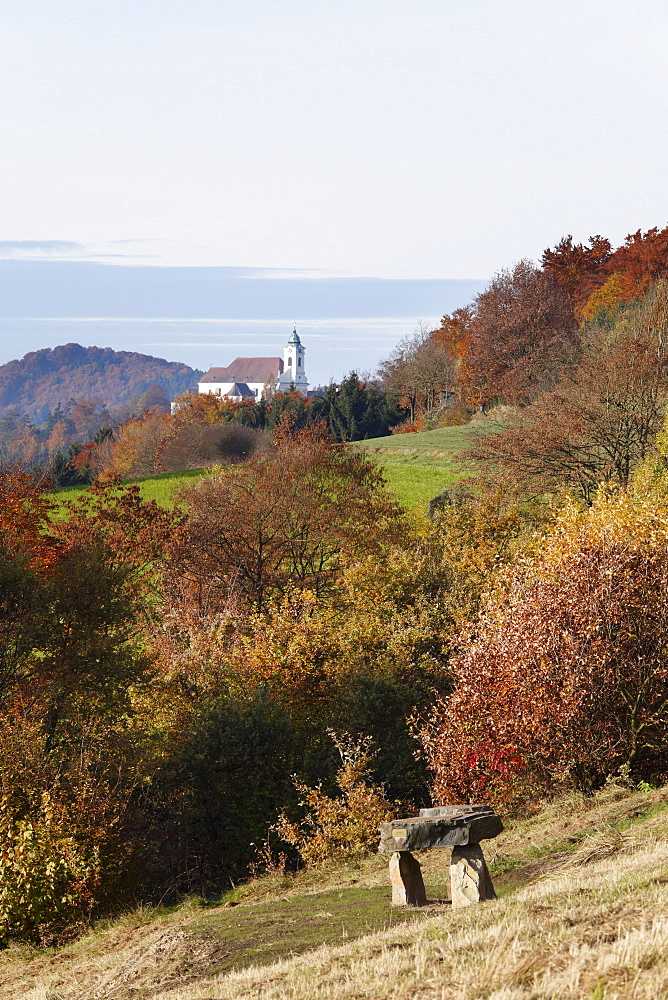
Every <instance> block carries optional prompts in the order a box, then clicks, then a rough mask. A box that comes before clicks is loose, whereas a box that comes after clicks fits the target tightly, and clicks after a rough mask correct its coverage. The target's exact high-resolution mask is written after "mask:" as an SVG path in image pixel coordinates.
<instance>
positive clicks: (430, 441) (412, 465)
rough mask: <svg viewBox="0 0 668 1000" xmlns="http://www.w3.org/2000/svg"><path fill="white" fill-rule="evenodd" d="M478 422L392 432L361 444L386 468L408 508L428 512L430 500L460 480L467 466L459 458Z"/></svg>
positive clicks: (390, 480)
mask: <svg viewBox="0 0 668 1000" xmlns="http://www.w3.org/2000/svg"><path fill="white" fill-rule="evenodd" d="M475 429H476V424H466V425H465V426H462V427H439V428H438V429H437V430H434V431H420V432H419V433H417V434H392V435H390V436H389V437H382V438H371V439H369V440H368V441H362V442H360V444H361V445H362V446H363V447H364V448H365V449H366V450H367V451H368V452H369V454H370V455H371V457H372V458H374V459H375V460H376V461H377V462H378V463H379V464H380V465H381V466H382V468H383V472H384V474H385V478H386V480H387V485H388V487H389V488H390V489H391V490H392V492H393V493H395V495H396V496H397V498H398V500H399V502H400V503H401V504H402V506H404V507H405V508H406V509H407V510H410V511H413V512H415V513H417V514H426V512H427V508H428V504H429V501H430V500H431V498H432V497H434V496H436V494H437V493H440V492H441V490H445V489H448V488H449V487H450V486H453V485H454V484H455V483H457V482H458V481H459V480H460V479H461V478H462V477H463V476H464V475H465V469H464V468H463V467H462V465H461V464H460V462H459V461H458V458H459V454H460V452H462V451H463V450H464V449H465V448H467V447H468V445H469V443H470V440H471V435H472V433H473V432H474V431H475Z"/></svg>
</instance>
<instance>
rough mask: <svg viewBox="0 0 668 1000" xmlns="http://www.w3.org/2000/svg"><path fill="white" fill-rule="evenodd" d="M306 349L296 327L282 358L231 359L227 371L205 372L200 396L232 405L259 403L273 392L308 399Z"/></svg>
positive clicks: (215, 369)
mask: <svg viewBox="0 0 668 1000" xmlns="http://www.w3.org/2000/svg"><path fill="white" fill-rule="evenodd" d="M305 350H306V348H305V347H304V345H303V344H302V342H301V340H300V339H299V334H298V333H297V327H296V326H295V328H294V330H293V331H292V335H291V337H290V339H289V340H288V342H287V344H286V345H285V347H284V348H283V358H282V359H281V358H235V359H234V361H233V362H232V364H231V365H228V366H227V368H209V370H208V372H207V373H206V375H203V376H202V381H201V382H198V386H199V391H200V392H209V393H213V394H214V395H215V396H225V397H226V398H227V399H230V400H232V401H234V402H240V401H241V400H242V399H261V398H262V397H263V396H271V395H272V394H273V393H275V392H287V391H288V390H289V389H296V390H297V392H301V393H302V394H303V395H304V396H307V395H308V380H307V378H306V372H305V371H304V353H305Z"/></svg>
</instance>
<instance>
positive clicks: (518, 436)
mask: <svg viewBox="0 0 668 1000" xmlns="http://www.w3.org/2000/svg"><path fill="white" fill-rule="evenodd" d="M667 302H668V286H667V285H666V284H665V283H660V284H659V286H657V288H656V290H655V292H654V293H653V295H652V296H651V297H650V298H649V299H648V301H647V302H646V303H645V304H644V305H643V306H642V307H639V308H637V309H636V310H635V312H633V313H630V314H628V315H627V316H626V317H625V318H624V320H623V322H621V323H620V324H619V326H618V329H617V331H616V332H615V334H614V336H613V337H612V338H610V337H608V336H607V335H605V334H603V333H602V332H600V331H598V332H597V335H596V337H595V338H594V339H593V340H592V342H591V343H590V345H589V349H588V352H587V354H586V356H585V357H584V359H583V361H582V362H581V364H580V365H579V367H578V368H577V369H576V371H575V372H574V373H573V374H572V375H570V376H568V377H567V378H564V380H563V381H562V383H561V384H560V385H559V386H558V387H557V388H556V389H554V390H553V391H552V392H549V393H546V394H544V395H543V396H541V397H540V398H539V399H538V400H536V402H534V403H533V404H532V405H531V406H530V407H528V408H527V409H526V410H525V411H524V412H522V413H520V414H518V415H517V416H516V417H515V418H514V419H513V420H512V421H511V422H510V425H508V426H506V427H505V428H501V429H500V430H497V431H495V432H494V433H492V434H489V433H487V434H483V435H481V437H480V439H479V441H478V443H477V444H476V446H475V447H474V448H473V449H472V450H471V452H470V455H471V457H472V458H474V459H476V460H477V461H479V462H483V463H486V464H487V465H488V464H490V463H491V464H492V465H493V466H494V467H495V469H497V470H498V469H500V470H502V471H505V472H506V473H507V474H508V475H509V476H510V477H511V479H512V480H513V481H514V482H515V483H516V484H518V485H519V486H520V487H521V488H522V489H524V490H530V491H532V492H535V493H539V494H540V493H542V492H544V491H545V490H547V489H552V488H555V487H558V486H560V485H564V484H565V485H567V486H569V487H572V488H574V489H575V490H577V492H578V493H579V495H580V496H581V497H582V499H583V500H584V501H585V502H587V503H589V502H591V499H592V497H593V495H594V493H595V491H596V489H597V487H598V486H599V484H600V483H602V482H613V483H616V484H618V485H621V486H625V485H626V484H627V483H628V481H629V477H630V475H631V472H632V470H633V469H634V468H635V466H636V465H637V464H638V463H639V462H640V461H641V460H642V459H643V458H644V457H645V456H646V454H647V453H648V450H649V449H650V447H651V445H652V443H653V441H654V439H655V437H656V434H657V432H658V431H659V429H660V427H661V421H662V418H663V410H664V406H665V402H666V399H667V398H668V359H667V358H666V355H665V351H664V347H663V344H664V341H665V337H666V327H667V320H666V313H667V308H666V303H667Z"/></svg>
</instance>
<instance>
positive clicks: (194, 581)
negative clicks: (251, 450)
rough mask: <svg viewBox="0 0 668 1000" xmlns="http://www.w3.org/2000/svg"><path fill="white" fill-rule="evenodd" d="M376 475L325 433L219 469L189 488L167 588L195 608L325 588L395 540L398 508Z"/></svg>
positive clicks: (309, 432) (312, 430)
mask: <svg viewBox="0 0 668 1000" xmlns="http://www.w3.org/2000/svg"><path fill="white" fill-rule="evenodd" d="M382 485H383V479H382V475H381V473H380V472H379V471H378V469H377V468H376V466H375V465H374V464H373V463H371V462H369V461H368V459H367V458H366V457H365V456H364V455H363V454H362V453H361V452H359V451H356V450H351V449H346V448H343V447H341V446H337V445H334V444H332V443H331V441H330V440H329V439H327V437H326V436H325V435H324V433H323V428H322V426H318V425H309V426H307V427H306V428H305V429H304V430H302V431H300V432H298V433H297V434H296V435H291V434H285V433H284V434H283V435H282V436H281V435H279V436H278V437H277V454H276V456H275V457H274V458H273V459H271V460H263V461H257V462H248V463H246V464H244V465H239V466H235V467H231V468H224V469H221V470H220V471H218V472H216V473H215V474H214V475H213V476H211V477H206V478H203V479H201V480H199V481H198V482H196V483H194V484H193V485H192V486H189V487H188V488H186V489H185V490H184V492H183V494H182V498H183V500H184V501H185V503H186V505H187V509H188V514H187V517H186V519H185V520H184V522H183V524H182V525H181V527H180V529H179V530H178V532H176V533H175V535H174V538H173V542H172V545H171V550H170V553H171V554H170V562H169V574H168V575H169V580H170V581H171V584H170V585H171V586H172V587H173V586H177V587H178V588H185V590H187V591H189V592H190V595H191V599H192V598H193V597H194V595H197V597H196V601H197V603H198V605H200V606H202V607H203V608H204V607H208V608H211V609H216V608H221V607H223V608H224V607H226V606H227V605H228V603H229V601H230V600H236V599H240V600H242V602H246V601H247V602H249V603H250V604H251V605H253V606H255V607H256V608H261V607H262V606H263V605H264V604H265V602H266V601H267V600H268V599H269V598H270V597H272V596H276V595H277V594H279V595H280V594H281V593H284V592H285V590H286V589H287V588H288V587H290V586H294V585H296V586H299V587H305V588H308V589H311V590H314V591H315V592H316V593H320V592H325V591H327V589H328V588H329V587H330V586H331V581H332V579H333V578H335V577H336V574H337V571H338V567H339V557H340V555H341V554H342V553H343V552H345V551H348V552H350V551H352V550H355V549H365V548H367V547H368V546H374V545H378V544H379V543H380V539H381V538H382V537H383V535H385V537H387V538H389V537H391V534H392V532H393V531H396V522H397V520H398V518H399V508H398V507H397V505H396V503H395V502H394V501H392V500H390V499H389V497H387V496H386V495H385V494H384V493H383V491H382Z"/></svg>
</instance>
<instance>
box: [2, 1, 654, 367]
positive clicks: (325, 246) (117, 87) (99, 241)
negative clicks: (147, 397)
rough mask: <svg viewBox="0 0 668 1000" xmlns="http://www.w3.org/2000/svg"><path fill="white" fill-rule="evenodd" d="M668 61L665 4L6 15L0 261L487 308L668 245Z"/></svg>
mask: <svg viewBox="0 0 668 1000" xmlns="http://www.w3.org/2000/svg"><path fill="white" fill-rule="evenodd" d="M666 51H668V3H666V2H665V0H636V2H635V3H631V2H630V0H623V2H622V0H577V2H574V0H561V2H560V3H558V4H551V3H546V2H543V3H540V2H538V3H537V2H536V0H410V2H409V0H318V2H315V3H314V2H313V0H308V2H307V0H245V2H241V3H240V2H239V0H235V2H229V0H4V3H3V4H2V9H1V11H0V127H1V129H2V136H3V141H2V143H0V186H1V190H2V192H3V194H4V197H3V199H2V212H1V213H0V218H1V220H2V225H1V226H0V258H2V257H4V258H6V259H8V260H16V258H19V259H21V258H22V259H25V260H27V261H35V262H36V263H41V262H44V261H45V260H46V261H51V262H53V263H60V262H62V261H69V262H71V263H75V262H79V263H81V265H82V266H81V268H80V270H79V272H78V274H79V275H80V278H79V280H80V281H81V282H82V288H83V287H84V285H85V282H86V280H87V277H88V275H89V274H90V273H91V272H90V271H87V270H86V268H85V266H84V264H85V263H87V262H92V261H95V262H99V263H103V264H105V266H107V267H112V266H114V265H122V266H123V267H129V266H133V267H136V268H142V267H150V266H154V267H158V266H161V267H164V266H187V267H191V268H200V267H201V268H212V267H218V268H237V269H238V268H244V269H255V268H259V269H261V270H262V272H263V273H266V271H267V269H269V270H271V271H273V273H274V280H276V281H282V280H285V281H291V280H293V279H294V276H295V273H298V274H299V275H300V276H302V277H303V278H304V280H306V279H307V278H308V277H309V276H310V277H314V278H316V279H317V280H321V279H324V278H326V277H333V278H343V277H350V278H382V279H387V280H405V279H410V280H427V279H429V280H449V281H452V280H461V279H465V280H468V281H477V282H484V281H486V280H488V279H489V278H490V276H491V275H492V274H493V273H494V272H496V271H497V270H498V269H499V268H501V267H504V266H510V265H512V264H513V263H514V262H515V261H517V260H519V259H520V258H523V257H528V258H530V259H533V260H538V259H539V258H540V254H541V253H542V251H543V250H544V249H545V247H546V246H549V245H554V243H556V242H557V241H558V240H559V238H560V237H561V236H563V235H564V234H566V233H572V234H573V235H574V237H575V238H576V239H577V240H584V239H586V238H587V237H588V236H590V235H592V234H596V233H602V234H603V235H607V236H608V237H610V238H611V239H612V240H613V242H614V243H619V242H620V241H621V240H622V239H623V237H624V236H625V235H626V233H628V232H630V231H635V230H636V229H638V228H642V229H647V228H649V227H651V226H654V225H659V226H663V225H665V224H666V223H667V222H668V206H667V204H666V203H667V196H666V183H665V178H666V169H667V167H668V129H666V127H665V122H666V120H667V117H668V115H667V113H668V107H667V104H668V60H667V59H666V58H665V53H666ZM221 273H222V272H221ZM40 274H43V272H42V271H40V269H39V268H36V269H35V271H34V275H35V278H34V280H35V297H36V299H39V297H40V286H39V278H40ZM292 287H293V288H295V289H297V286H296V285H293V286H292ZM400 287H407V286H400V285H398V286H397V288H400ZM467 287H468V286H462V292H463V291H464V289H465V288H467ZM424 288H425V290H426V288H427V285H425V286H424ZM84 297H85V296H84ZM409 298H410V296H409ZM100 308H101V306H100ZM411 308H412V299H411ZM98 311H99V310H98ZM443 311H445V307H444V308H442V309H436V310H434V309H433V308H432V306H431V305H430V302H429V301H427V299H426V298H425V304H424V308H422V309H419V310H418V309H412V311H411V309H409V308H408V305H406V306H405V307H404V310H403V311H402V310H399V312H398V313H397V312H396V311H395V312H394V313H392V315H391V316H390V314H389V313H388V314H387V316H388V318H392V319H393V320H396V319H399V318H403V319H404V320H405V324H404V325H403V326H402V327H401V329H402V330H404V329H406V330H408V328H409V327H410V325H411V324H414V323H416V322H417V321H419V320H420V319H423V320H425V319H428V318H429V319H431V318H432V316H433V315H435V316H438V315H439V314H440V313H441V312H443ZM292 312H294V313H295V314H296V313H298V312H299V309H298V303H295V306H294V308H293V310H292ZM339 312H341V313H345V314H346V315H345V316H344V317H343V318H345V319H346V320H353V319H355V318H356V317H354V316H351V315H350V308H349V306H348V305H347V304H344V305H342V306H341V307H340V309H339ZM11 313H12V307H11V305H10V306H9V308H8V309H5V308H4V306H3V304H2V303H1V302H0V318H1V317H3V316H4V317H5V319H7V318H9V317H11ZM380 315H382V313H381V314H380ZM94 318H96V319H103V318H105V317H101V316H97V315H96V316H95V317H94ZM106 318H110V317H106ZM116 318H118V317H116ZM175 318H181V319H188V318H189V317H187V316H181V317H175ZM209 318H210V319H211V320H216V319H218V320H220V321H221V322H222V321H227V320H229V319H230V317H229V316H227V315H220V316H212V317H209ZM246 318H247V319H250V318H252V317H246ZM285 318H286V317H284V316H276V317H274V319H276V320H277V321H278V320H284V319H285ZM305 318H308V317H305ZM311 318H313V319H317V317H316V316H314V317H311ZM329 318H330V319H331V318H336V317H331V316H330V317H329ZM51 319H53V320H54V321H56V320H61V319H63V317H57V316H56V317H51ZM47 326H48V324H45V325H44V327H43V329H44V331H45V333H44V336H45V337H46V336H47V333H46V330H47ZM26 330H27V327H25V328H24V329H23V330H22V331H20V335H19V334H17V333H16V330H13V331H12V330H7V329H5V330H4V332H3V331H2V330H1V329H0V337H3V338H4V344H3V345H2V355H3V357H4V355H6V353H7V350H9V351H10V353H11V352H12V351H13V354H12V356H16V353H17V350H18V347H19V346H20V343H23V344H28V343H29V344H30V347H29V348H28V349H34V346H35V343H38V342H39V335H38V336H37V340H36V341H35V337H34V336H33V334H32V333H31V334H30V336H28V335H27V333H26ZM24 334H25V337H24ZM128 334H129V331H128ZM132 336H134V334H132ZM17 337H18V341H19V342H20V343H18V342H17ZM388 337H389V334H388ZM8 338H9V341H8ZM22 338H23V339H22ZM70 339H73V338H71V337H70ZM390 339H391V338H390ZM137 349H140V348H137ZM184 360H186V359H185V358H184Z"/></svg>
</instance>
